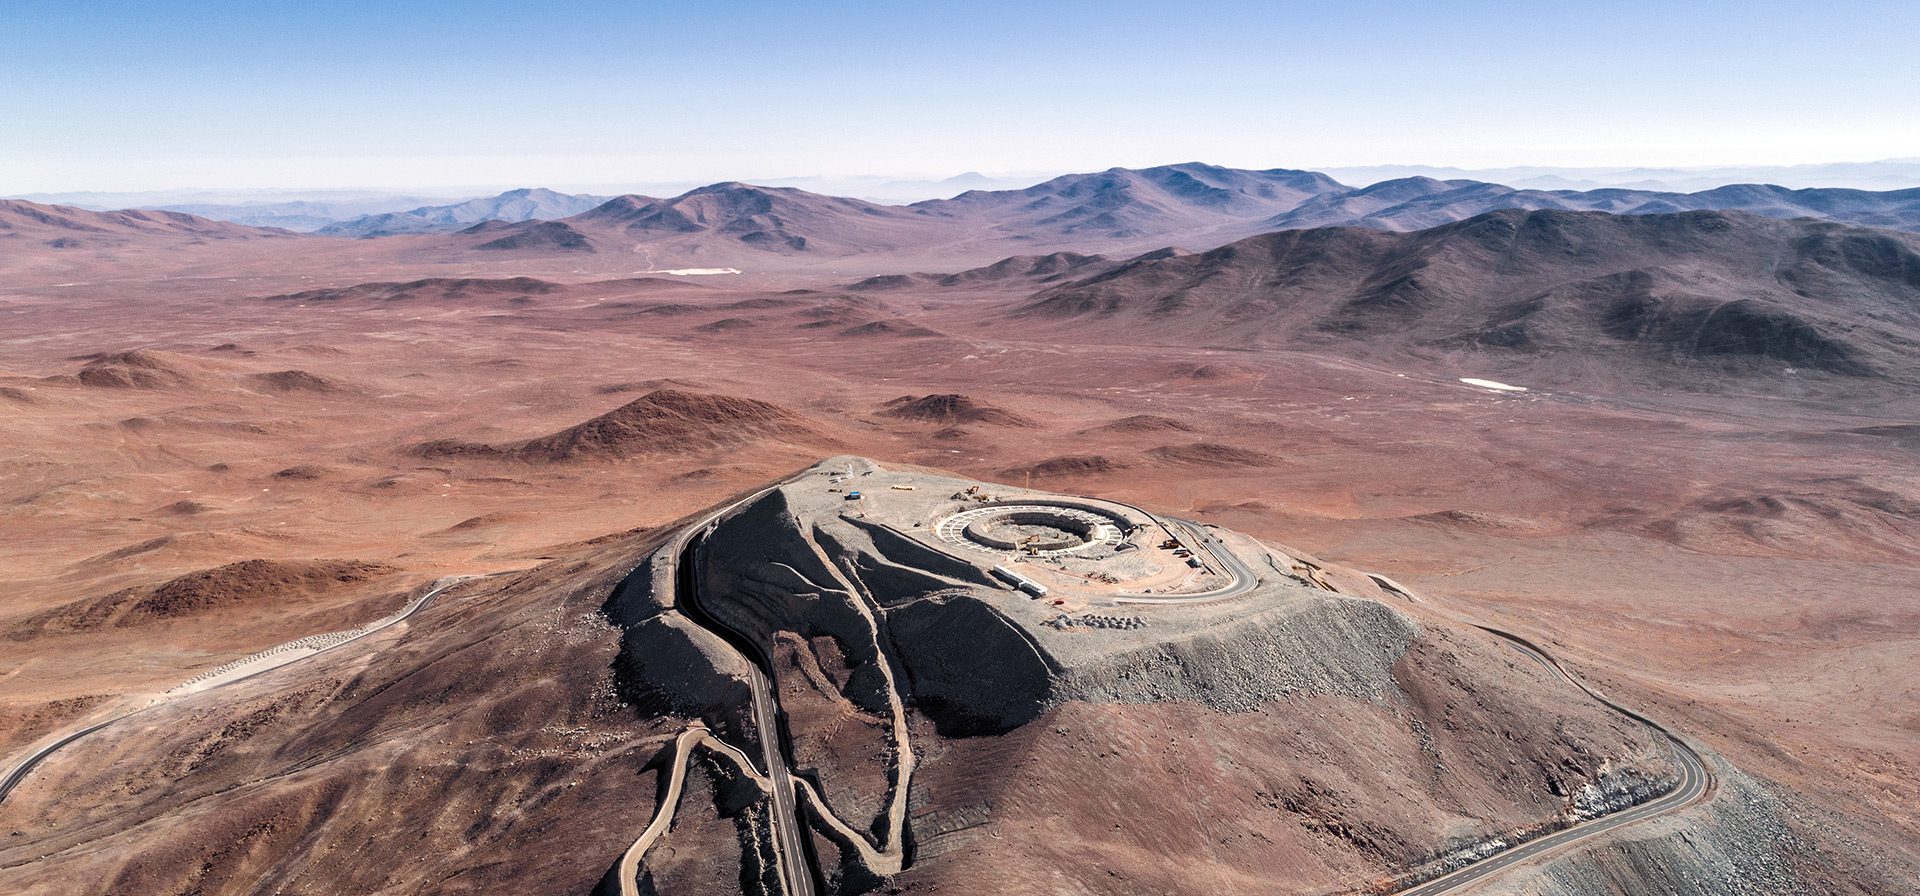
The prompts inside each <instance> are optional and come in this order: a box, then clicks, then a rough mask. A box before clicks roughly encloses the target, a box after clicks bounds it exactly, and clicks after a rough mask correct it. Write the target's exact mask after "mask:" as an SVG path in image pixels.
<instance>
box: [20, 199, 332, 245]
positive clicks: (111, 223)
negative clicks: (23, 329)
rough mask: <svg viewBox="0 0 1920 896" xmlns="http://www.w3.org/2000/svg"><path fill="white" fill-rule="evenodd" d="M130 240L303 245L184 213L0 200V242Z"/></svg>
mask: <svg viewBox="0 0 1920 896" xmlns="http://www.w3.org/2000/svg"><path fill="white" fill-rule="evenodd" d="M129 237H176V238H186V239H190V240H244V239H288V240H291V239H303V238H304V237H303V236H302V235H301V234H296V233H294V232H292V231H289V230H281V229H279V228H277V227H248V226H246V225H244V224H231V223H228V222H226V221H215V220H212V219H210V218H202V217H199V216H197V215H189V214H186V213H184V212H169V211H156V210H151V209H123V210H120V211H107V212H96V211H88V210H86V209H80V208H73V207H71V206H64V205H42V204H40V203H38V202H28V201H26V200H24V199H0V239H9V238H11V239H28V240H35V239H37V240H41V241H45V242H49V243H52V242H58V243H60V245H56V246H52V248H80V247H90V246H109V245H113V244H115V243H116V242H117V241H119V240H121V239H124V238H129Z"/></svg>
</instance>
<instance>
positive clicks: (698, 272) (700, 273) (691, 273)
mask: <svg viewBox="0 0 1920 896" xmlns="http://www.w3.org/2000/svg"><path fill="white" fill-rule="evenodd" d="M647 273H649V274H672V275H674V276H676V277H706V276H709V275H712V274H738V273H740V269H739V268H677V269H675V270H671V271H647Z"/></svg>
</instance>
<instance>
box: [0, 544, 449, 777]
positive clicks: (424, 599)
mask: <svg viewBox="0 0 1920 896" xmlns="http://www.w3.org/2000/svg"><path fill="white" fill-rule="evenodd" d="M469 578H471V577H470V576H461V577H459V578H457V579H456V580H454V581H451V582H448V583H446V584H445V585H441V586H439V587H438V588H434V589H432V590H430V591H428V592H427V593H426V594H423V595H421V596H420V597H419V598H416V599H415V600H414V602H413V603H412V604H410V605H408V606H407V607H406V608H404V609H402V610H401V611H400V612H399V613H396V614H394V615H392V616H389V617H387V618H386V619H383V620H381V621H380V622H378V623H377V624H375V625H373V626H370V627H368V628H367V629H365V630H364V631H361V632H360V633H359V634H356V635H354V636H353V637H351V638H348V639H346V640H344V641H341V642H339V643H338V644H332V645H329V646H327V647H325V648H323V649H321V650H317V651H314V652H313V653H307V654H293V655H289V656H288V657H287V658H286V660H285V661H284V662H278V663H272V664H270V665H262V666H260V667H259V668H253V669H249V670H247V671H246V672H245V674H241V675H235V676H233V677H230V678H228V677H222V678H220V679H218V680H216V681H212V682H209V683H207V684H206V685H204V686H203V687H200V688H198V689H196V690H195V691H192V692H191V693H200V692H202V691H210V690H213V689H214V688H221V687H226V686H227V685H230V684H233V683H234V682H237V681H244V680H246V679H249V678H253V677H254V676H256V675H261V674H263V673H266V672H270V671H272V670H274V669H278V668H280V667H282V666H285V665H288V664H290V663H294V662H298V661H300V660H304V659H310V658H312V657H315V656H318V655H320V654H321V653H325V652H326V651H328V650H333V649H334V648H337V647H340V646H342V645H345V644H350V643H352V642H354V641H357V640H359V639H361V638H364V637H366V636H367V635H371V634H373V633H374V632H377V631H379V630H381V629H383V628H386V627H387V626H389V625H393V624H394V623H396V622H399V621H401V620H403V619H406V618H407V617H409V616H412V615H413V614H415V613H418V612H420V611H421V610H424V609H426V608H427V605H428V604H430V603H432V602H433V599H434V598H436V597H439V596H440V593H441V592H443V591H445V590H447V589H448V588H452V587H453V586H455V585H458V584H460V583H461V582H464V581H467V579H469ZM236 671H238V670H236ZM180 696H185V694H181V695H178V696H175V697H172V698H168V699H178V698H179V697H180ZM155 705H157V704H148V705H147V706H143V707H141V708H139V709H136V710H133V711H132V712H128V713H123V714H121V715H117V716H114V717H113V718H111V719H108V720H106V721H104V722H96V723H94V724H93V725H90V726H88V727H86V728H82V729H80V730H78V731H74V732H72V733H70V734H67V735H66V736H64V737H62V738H60V739H59V740H56V741H54V742H53V743H50V744H47V745H46V746H43V747H41V748H39V749H38V750H35V751H33V752H32V753H29V754H27V757H26V758H25V759H22V760H21V761H20V762H19V763H18V764H16V765H14V767H13V769H12V770H11V771H8V772H7V774H6V777H4V778H0V803H4V802H5V801H6V799H7V796H8V795H9V794H11V793H13V789H14V788H15V787H18V786H20V782H22V781H24V780H26V777H27V775H28V774H29V773H31V772H32V771H33V770H34V767H36V766H38V765H39V764H40V763H41V762H43V761H45V760H46V758H47V757H48V756H51V755H53V754H54V752H55V751H57V750H59V749H61V748H63V747H65V746H67V745H68V744H71V743H73V742H74V741H76V740H79V739H80V738H83V737H86V736H87V735H89V734H92V733H94V732H95V731H99V730H100V729H102V728H105V727H107V726H108V725H111V724H113V723H115V722H120V721H124V720H126V719H130V718H132V717H134V716H137V715H139V714H141V713H143V712H146V711H147V710H148V709H151V708H153V706H155Z"/></svg>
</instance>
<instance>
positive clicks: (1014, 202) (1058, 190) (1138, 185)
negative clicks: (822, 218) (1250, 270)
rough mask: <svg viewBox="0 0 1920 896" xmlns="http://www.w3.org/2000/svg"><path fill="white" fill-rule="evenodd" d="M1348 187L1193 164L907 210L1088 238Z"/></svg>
mask: <svg viewBox="0 0 1920 896" xmlns="http://www.w3.org/2000/svg"><path fill="white" fill-rule="evenodd" d="M1347 189H1348V188H1347V187H1345V186H1343V185H1341V184H1340V183H1338V182H1336V181H1335V180H1333V179H1332V178H1330V177H1327V176H1326V175H1324V174H1317V173H1315V172H1311V171H1291V170H1287V169H1278V168H1276V169H1273V170H1269V171H1246V170H1241V169H1236V168H1221V167H1218V166H1214V165H1205V164H1201V163H1199V162H1188V163H1185V164H1180V165H1163V166H1161V167H1158V168H1145V169H1139V170H1134V169H1128V168H1111V169H1108V170H1106V171H1101V172H1096V173H1092V174H1069V175H1066V176H1063V177H1057V178H1054V179H1053V180H1050V181H1047V182H1045V183H1042V184H1037V185H1035V186H1032V187H1028V188H1027V189H1024V190H998V191H984V190H973V191H968V192H966V193H962V194H960V195H958V196H955V197H954V198H952V199H939V200H932V201H928V202H919V203H915V204H914V205H913V206H912V207H913V208H914V209H917V210H920V211H925V212H932V213H935V214H940V215H951V216H957V217H982V218H987V219H990V220H992V221H993V222H994V224H995V225H996V226H998V227H1001V228H1005V229H1007V230H1010V231H1017V232H1020V233H1025V234H1032V235H1034V236H1036V237H1038V236H1041V235H1047V236H1056V237H1068V238H1072V237H1078V238H1082V239H1093V240H1129V239H1139V238H1143V237H1153V236H1156V235H1159V236H1166V235H1173V234H1182V235H1193V236H1197V235H1199V234H1201V233H1204V232H1206V231H1208V230H1209V229H1212V228H1216V227H1221V226H1223V225H1229V224H1231V223H1233V222H1243V221H1252V220H1258V219H1260V218H1262V217H1265V216H1267V215H1273V214H1278V213H1281V212H1283V211H1286V210H1290V209H1293V208H1295V207H1297V206H1298V205H1300V203H1302V202H1304V201H1306V200H1308V199H1311V198H1313V197H1316V196H1321V195H1324V194H1328V193H1339V192H1344V191H1346V190H1347Z"/></svg>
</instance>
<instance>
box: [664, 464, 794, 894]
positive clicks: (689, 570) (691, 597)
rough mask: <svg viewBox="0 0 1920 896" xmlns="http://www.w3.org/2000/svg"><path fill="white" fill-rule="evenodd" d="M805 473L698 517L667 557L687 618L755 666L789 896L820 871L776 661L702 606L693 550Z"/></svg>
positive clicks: (757, 710)
mask: <svg viewBox="0 0 1920 896" xmlns="http://www.w3.org/2000/svg"><path fill="white" fill-rule="evenodd" d="M805 475H806V471H801V472H800V473H795V474H793V475H792V476H788V477H786V478H784V479H781V480H779V481H776V482H774V483H773V484H771V485H768V486H767V487H766V488H763V489H760V490H759V491H756V492H754V493H752V494H750V495H747V496H746V497H743V498H741V499H739V500H738V501H734V502H733V503H731V504H728V505H727V506H725V507H722V508H719V509H717V510H715V511H713V512H712V513H709V514H707V515H705V516H703V517H701V518H699V519H697V520H695V521H694V522H693V523H691V524H689V525H688V526H687V527H686V528H685V529H682V530H680V534H678V535H676V536H674V541H673V544H672V545H671V546H670V550H668V551H667V556H668V557H670V558H672V562H673V563H674V568H673V569H672V570H670V571H669V577H670V579H671V581H672V582H673V583H674V591H675V595H674V605H675V606H676V607H679V608H680V609H681V611H682V612H683V613H685V614H686V615H687V618H688V619H691V620H693V622H695V623H696V624H698V625H700V626H701V627H703V628H706V629H708V630H710V631H712V632H713V633H714V634H717V635H719V636H720V637H721V638H722V639H724V640H725V641H726V642H727V643H728V644H731V645H732V646H733V648H734V649H735V650H738V651H739V652H740V653H741V655H742V656H744V657H746V659H747V665H748V666H749V667H750V668H751V670H752V672H751V675H750V677H749V681H748V684H749V685H750V687H751V689H752V691H753V719H754V724H755V726H756V727H758V728H759V730H760V742H761V745H762V747H763V749H764V751H765V753H766V758H765V762H766V766H767V777H768V779H769V783H770V785H771V789H772V791H773V822H774V839H775V843H774V848H775V850H776V851H777V852H778V853H779V854H780V856H779V858H780V878H781V881H782V883H783V884H784V886H785V889H786V892H787V894H788V896H814V894H815V892H816V891H815V887H814V880H815V875H814V872H813V862H812V861H811V858H810V856H811V852H810V850H809V845H810V844H809V841H808V840H807V839H806V836H805V832H804V830H803V829H802V828H801V826H800V822H799V815H798V813H797V811H796V810H795V808H794V796H793V776H792V775H791V774H789V773H788V771H787V757H786V746H785V740H786V738H785V736H784V728H783V726H782V724H781V718H780V706H779V702H778V701H777V700H776V699H775V697H774V694H773V682H772V679H770V678H769V677H768V675H767V670H768V669H771V668H772V664H771V663H770V662H769V660H768V657H767V655H766V651H765V650H764V649H763V648H762V647H761V646H760V645H758V644H755V643H753V642H752V641H749V640H748V639H747V638H746V637H744V636H742V635H741V634H740V633H739V632H736V631H734V630H733V629H730V628H728V627H726V626H725V625H723V624H721V623H720V622H719V621H718V620H716V619H714V618H713V617H712V616H710V615H708V614H707V613H706V612H705V611H704V610H703V609H702V608H701V606H700V587H699V584H700V583H699V577H698V576H696V575H695V574H694V573H695V569H696V567H695V564H694V550H695V549H696V548H697V547H699V543H700V539H701V538H704V537H705V535H706V532H707V529H708V527H710V526H711V525H712V524H713V523H714V522H715V521H717V520H719V519H720V518H721V517H722V516H725V515H726V514H728V513H730V512H732V511H733V510H734V509H735V508H737V507H740V506H742V505H744V504H748V503H750V502H752V501H754V500H757V499H759V498H760V497H761V496H762V495H765V494H766V493H768V492H771V491H773V490H774V489H777V488H780V487H781V486H784V485H786V484H788V483H790V482H795V481H798V480H799V479H801V478H803V477H804V476H805Z"/></svg>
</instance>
